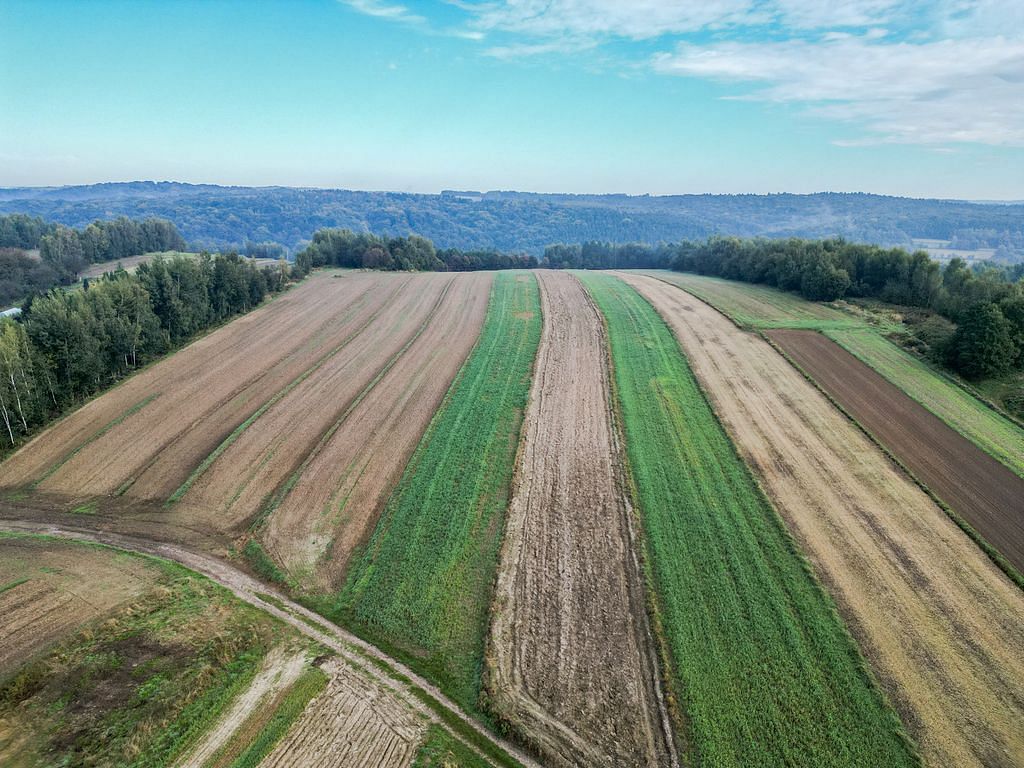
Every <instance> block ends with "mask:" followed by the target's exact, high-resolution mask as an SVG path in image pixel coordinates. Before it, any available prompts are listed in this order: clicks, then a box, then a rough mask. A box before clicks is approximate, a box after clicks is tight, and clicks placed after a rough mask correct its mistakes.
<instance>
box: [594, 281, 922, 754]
mask: <svg viewBox="0 0 1024 768" xmlns="http://www.w3.org/2000/svg"><path fill="white" fill-rule="evenodd" d="M581 279H582V280H583V282H584V284H585V285H586V286H587V288H588V290H590V291H591V293H592V295H593V296H594V298H595V300H596V301H597V303H598V305H599V307H600V308H601V311H602V312H603V313H604V316H605V318H606V321H607V323H608V331H609V341H610V346H611V353H612V360H613V366H614V379H615V384H616V389H617V399H618V403H619V407H620V408H621V413H622V417H623V422H624V431H625V436H626V449H627V458H628V463H629V470H630V475H631V478H632V481H633V486H634V493H635V497H636V498H635V500H636V502H637V506H638V509H639V512H640V516H641V520H642V528H643V531H644V539H645V558H646V560H645V567H646V569H647V578H648V580H649V582H650V584H651V586H652V587H653V591H654V594H655V595H656V598H655V604H656V619H657V620H656V628H657V629H658V632H659V635H660V637H661V638H662V640H663V641H664V643H665V644H666V645H667V647H668V650H669V656H670V659H671V665H672V668H671V671H670V673H669V677H670V678H671V679H670V684H671V690H672V694H673V695H674V696H675V697H676V699H677V702H678V709H679V710H680V711H681V715H682V720H683V722H684V724H685V726H684V734H683V742H684V746H686V747H687V749H688V752H689V754H690V756H691V758H692V759H694V760H695V761H696V762H699V763H701V764H703V765H716V766H730V765H755V764H756V765H817V766H825V765H835V766H851V765H864V766H877V765H887V766H896V765H911V764H914V763H915V757H914V756H913V754H912V752H911V749H910V747H909V745H908V743H907V742H906V740H905V739H904V738H903V737H902V735H901V726H900V724H899V721H898V719H897V718H896V716H895V714H894V713H893V712H892V711H891V710H890V709H888V707H887V706H886V705H885V703H884V701H883V699H882V697H881V696H880V694H879V693H878V691H877V690H876V689H875V688H874V686H873V685H872V683H871V681H870V679H869V677H868V675H867V673H866V672H865V671H864V669H865V668H864V664H863V660H862V659H861V658H860V656H859V654H858V652H857V650H856V647H855V645H854V643H853V641H852V639H851V638H850V636H849V635H848V634H847V632H846V630H845V629H844V627H843V625H842V623H841V621H840V619H839V617H838V615H837V614H836V612H835V609H834V606H833V604H832V603H831V601H830V600H829V598H828V597H827V596H826V595H825V593H824V592H823V591H822V590H821V588H820V587H819V586H818V584H817V583H816V582H815V581H814V579H813V578H812V577H811V575H810V574H809V572H808V570H807V569H806V566H805V563H804V561H803V560H802V558H801V557H800V555H799V554H798V553H797V552H796V550H795V546H794V545H793V543H792V542H791V540H790V539H789V537H788V536H787V534H786V532H785V530H784V527H783V525H782V523H781V521H780V520H779V518H778V517H777V516H776V514H775V512H774V510H773V509H772V508H771V507H770V506H769V504H768V502H767V501H766V500H765V498H764V497H763V495H762V494H761V493H760V492H759V490H758V489H757V487H756V485H755V483H754V481H753V479H752V477H751V476H750V474H749V472H748V470H747V468H746V466H745V465H744V464H743V462H742V461H741V460H740V459H739V457H738V455H737V454H736V452H735V449H734V448H733V446H732V444H731V443H730V441H729V438H728V437H727V436H726V434H725V432H724V430H723V429H722V427H721V425H720V424H719V423H718V421H717V419H716V418H715V416H714V414H713V412H712V410H711V408H710V406H709V405H708V403H707V401H706V399H705V398H704V395H703V393H702V392H701V390H700V389H699V387H698V385H697V382H696V380H695V379H694V377H693V374H692V373H691V371H690V370H689V367H688V366H687V364H686V361H685V358H684V357H683V355H682V353H681V352H680V350H679V346H678V344H677V343H676V341H675V339H674V337H673V336H672V333H671V332H670V330H669V329H668V327H667V326H666V325H665V323H664V322H663V321H662V320H661V318H660V317H659V316H658V315H657V313H656V312H655V311H654V310H653V308H652V307H651V306H650V305H649V304H648V303H647V302H646V301H645V300H644V299H642V298H641V297H640V296H639V295H638V294H637V293H636V291H634V290H633V289H632V288H630V287H629V286H627V285H625V284H624V283H622V282H621V281H619V280H617V279H616V278H614V277H611V276H608V275H600V274H594V273H584V274H582V275H581Z"/></svg>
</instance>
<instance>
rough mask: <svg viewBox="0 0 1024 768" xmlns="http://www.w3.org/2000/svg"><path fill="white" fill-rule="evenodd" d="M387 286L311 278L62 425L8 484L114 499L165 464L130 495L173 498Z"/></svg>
mask: <svg viewBox="0 0 1024 768" xmlns="http://www.w3.org/2000/svg"><path fill="white" fill-rule="evenodd" d="M384 285H385V280H384V279H383V276H378V275H353V276H350V277H346V278H343V279H334V278H331V277H330V276H328V275H322V274H321V275H316V276H314V277H312V278H310V280H309V281H307V282H306V283H304V284H302V285H301V286H299V287H297V288H295V289H294V290H292V291H289V292H288V293H286V294H284V295H282V296H280V297H278V298H277V299H275V300H274V301H272V302H270V303H269V304H267V305H266V306H264V307H262V308H260V309H258V310H256V311H254V312H251V313H249V314H248V315H245V316H243V317H240V318H238V319H236V320H234V321H233V322H231V323H229V324H228V325H226V326H224V327H222V328H220V329H218V330H217V331H215V332H213V333H211V334H210V335H208V336H205V337H203V338H201V339H199V340H198V341H196V342H195V343H193V344H191V345H189V346H188V347H186V348H185V349H183V350H181V351H180V352H178V353H176V354H174V355H173V356H171V357H169V358H167V359H166V360H163V361H161V362H159V363H157V364H156V365H153V366H151V367H149V368H147V369H145V370H143V371H141V372H139V373H138V374H137V375H135V376H132V377H130V378H129V379H127V380H126V381H125V382H124V383H122V384H121V385H120V386H118V387H115V388H114V389H112V390H110V391H109V392H107V393H106V394H104V395H102V396H101V397H98V398H96V399H95V400H93V401H91V402H89V403H87V404H86V405H85V406H83V407H82V408H80V409H79V410H77V411H75V412H74V413H72V414H71V415H69V416H68V417H67V418H65V419H62V420H61V421H59V422H57V423H56V424H55V425H54V426H52V427H51V428H49V429H47V430H46V431H44V432H43V433H42V434H40V435H39V436H38V437H36V438H35V439H34V440H32V441H31V442H29V443H28V444H27V445H26V446H24V447H23V448H22V449H21V450H20V451H19V452H18V453H16V454H15V455H14V456H12V457H11V458H10V459H8V460H7V461H6V462H4V464H3V465H2V468H0V478H2V479H0V485H3V486H5V487H16V486H24V485H28V484H30V483H32V482H34V481H39V480H41V479H43V478H44V477H46V475H47V474H48V473H52V475H51V476H49V477H47V478H46V479H45V481H44V482H42V483H41V486H42V487H43V488H44V489H48V490H53V491H58V492H67V493H71V494H81V495H98V494H105V493H112V492H114V491H116V490H117V489H119V488H121V487H122V486H123V485H124V484H125V483H126V482H129V481H131V480H132V479H133V478H137V477H138V476H139V475H140V474H142V473H144V472H145V471H146V469H147V468H149V467H150V465H151V464H153V463H154V462H159V466H160V469H159V471H156V470H154V471H152V472H151V473H150V475H149V477H148V478H147V480H146V481H144V482H141V483H138V482H137V483H136V484H135V487H133V489H132V490H131V492H132V493H133V494H135V495H140V496H146V497H148V498H152V497H154V496H156V497H161V498H166V497H167V495H169V493H170V492H173V490H174V488H176V487H177V485H178V484H180V483H181V482H184V480H185V479H186V478H187V477H188V475H189V473H190V472H191V471H192V469H193V468H194V467H195V465H196V464H198V462H199V461H201V460H202V458H203V457H204V456H206V455H207V454H208V453H209V451H211V450H213V448H215V447H216V446H217V445H218V444H219V443H220V441H221V440H223V439H224V437H226V436H227V435H228V434H230V433H231V431H232V430H233V429H234V428H235V426H237V425H238V424H240V423H241V422H242V421H244V420H245V418H247V417H248V416H249V415H250V414H252V413H253V412H254V411H255V410H256V409H257V408H258V407H259V406H260V405H262V404H263V402H265V400H266V399H268V398H269V397H271V396H272V394H273V393H274V392H276V391H278V390H279V389H280V388H282V387H284V386H285V385H286V384H287V382H289V381H291V380H292V379H294V378H295V377H296V376H298V375H299V374H300V373H301V372H302V371H303V370H306V369H307V368H308V367H309V366H311V365H312V364H314V362H315V361H316V360H317V358H319V357H321V356H322V355H323V354H324V353H325V351H326V350H327V349H329V348H330V347H331V346H332V345H333V344H338V343H340V342H341V341H342V340H343V339H344V338H345V337H346V336H347V335H348V334H350V333H351V332H352V330H353V328H356V327H359V324H360V323H365V321H366V319H365V316H364V315H366V314H367V313H372V307H370V306H369V305H371V304H373V305H375V306H382V305H383V304H384V303H385V302H386V301H387V299H388V298H389V297H388V294H389V292H390V291H388V290H385V289H384ZM392 287H393V288H397V287H398V286H397V283H395V284H394V285H393V286H392ZM140 405H141V407H139V406H140ZM136 407H139V409H138V410H137V411H136V412H134V413H133V414H132V415H128V416H126V414H128V413H129V412H130V411H131V410H132V409H133V408H136ZM213 414H216V418H210V416H211V415H213ZM119 419H122V421H120V423H117V424H116V426H112V425H114V424H115V422H117V421H118V420H119ZM104 430H106V431H104ZM155 478H160V479H162V480H164V482H163V483H161V482H155ZM167 488H170V489H171V490H170V491H167V492H166V493H165V492H164V491H166V489H167Z"/></svg>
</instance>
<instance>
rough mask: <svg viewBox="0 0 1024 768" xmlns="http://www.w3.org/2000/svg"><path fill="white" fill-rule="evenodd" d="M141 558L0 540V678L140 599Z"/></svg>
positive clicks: (146, 571)
mask: <svg viewBox="0 0 1024 768" xmlns="http://www.w3.org/2000/svg"><path fill="white" fill-rule="evenodd" d="M158 575H159V574H158V572H157V571H154V570H153V569H151V568H149V567H148V566H147V565H146V563H145V562H144V561H142V560H140V559H139V558H135V557H126V556H124V555H118V554H117V553H115V552H112V551H109V550H99V549H92V548H89V547H82V546H78V545H73V544H67V543H63V542H47V541H41V540H39V539H0V589H4V587H6V586H8V585H13V584H15V583H16V582H21V581H22V580H23V579H25V580H26V581H24V582H23V583H20V584H18V585H17V586H12V587H11V588H9V589H5V590H4V591H3V592H0V678H3V677H4V676H5V673H6V672H11V671H13V670H15V669H17V668H18V667H20V666H21V664H23V663H24V662H25V661H27V660H28V659H29V658H30V657H32V656H33V655H35V654H36V653H38V652H40V651H42V650H43V649H44V648H47V647H49V646H51V645H53V644H54V643H56V642H58V641H59V640H61V639H62V638H63V637H64V636H66V635H67V634H69V633H70V632H72V631H74V630H75V629H77V628H78V627H80V626H82V625H83V624H85V623H87V622H88V621H90V620H92V619H94V618H96V617H98V616H102V615H104V614H106V613H108V612H109V611H111V610H113V609H114V608H116V607H117V606H119V605H122V604H124V603H126V602H128V601H129V600H131V599H133V598H135V597H137V596H138V595H140V594H142V592H143V591H145V589H146V588H147V587H148V586H149V585H151V584H152V583H154V581H155V580H156V577H157V576H158Z"/></svg>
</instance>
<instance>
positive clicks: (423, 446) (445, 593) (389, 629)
mask: <svg viewBox="0 0 1024 768" xmlns="http://www.w3.org/2000/svg"><path fill="white" fill-rule="evenodd" d="M539 312H540V304H539V296H538V291H537V282H536V280H535V279H534V277H533V276H532V275H530V274H528V273H518V272H502V273H499V274H498V275H497V276H496V277H495V280H494V287H493V289H492V292H491V300H490V304H489V306H488V309H487V317H486V319H485V321H484V328H483V331H482V332H481V334H480V338H479V340H478V342H477V345H476V347H475V348H474V350H473V353H472V354H471V355H470V357H469V359H468V360H467V361H466V364H465V365H464V366H463V368H462V370H461V371H460V373H459V376H458V378H457V379H456V381H455V383H454V384H453V385H452V388H451V390H450V391H449V393H448V395H447V397H446V399H445V402H444V404H443V405H442V407H441V409H440V410H439V411H438V413H437V414H436V415H435V416H434V419H433V421H432V422H431V425H430V427H429V429H428V430H427V433H426V434H425V435H424V437H423V439H422V440H421V441H420V444H419V446H418V447H417V449H416V451H415V453H414V454H413V457H412V459H411V460H410V462H409V466H408V467H407V468H406V470H405V473H404V474H403V477H402V480H401V482H400V483H399V485H398V488H397V489H396V491H395V493H394V495H393V496H392V498H391V500H390V501H389V502H388V504H387V506H386V508H385V510H384V513H383V514H382V515H381V519H380V522H379V523H378V524H377V527H376V529H375V531H374V533H373V536H372V537H371V539H370V541H369V543H368V545H367V547H366V549H365V551H364V553H363V554H362V555H361V556H359V557H358V558H357V559H354V560H353V562H352V566H351V568H350V570H349V575H348V579H347V581H346V586H345V588H344V589H343V590H342V593H341V595H340V602H339V611H340V613H341V614H342V615H344V616H345V617H346V618H348V619H349V620H350V621H351V622H352V623H353V624H355V625H356V626H357V627H359V628H360V629H361V631H363V632H364V633H367V634H370V635H372V636H373V637H375V638H377V639H378V640H379V641H380V642H383V643H386V644H387V645H388V646H389V647H392V648H396V649H402V650H405V651H408V652H409V653H410V654H415V658H416V659H417V660H416V661H415V662H414V663H416V664H417V665H419V666H420V667H421V668H429V669H430V670H431V672H432V673H433V674H434V677H435V678H436V679H437V680H438V681H439V683H440V684H441V685H442V687H443V688H445V689H447V690H448V691H449V692H450V695H451V696H452V697H453V698H455V699H456V700H457V701H459V702H460V703H461V704H462V705H463V706H465V707H466V708H467V709H470V710H475V709H477V707H478V696H479V692H480V669H481V666H482V663H483V661H482V658H483V638H484V634H485V632H486V631H487V612H488V607H489V605H490V602H491V592H492V589H493V587H492V585H493V582H494V574H495V569H496V566H497V557H498V547H499V544H500V541H501V534H502V529H503V527H504V514H505V509H506V506H507V502H508V493H509V483H510V481H511V478H512V471H513V466H514V461H515V452H516V446H517V445H518V443H519V430H520V426H521V423H522V410H523V408H524V407H525V405H526V400H527V395H528V392H529V387H530V372H531V370H532V366H533V360H534V357H535V355H536V351H537V344H538V341H539V339H540V317H539Z"/></svg>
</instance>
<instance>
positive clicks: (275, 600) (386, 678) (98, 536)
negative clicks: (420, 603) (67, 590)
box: [0, 510, 541, 768]
mask: <svg viewBox="0 0 1024 768" xmlns="http://www.w3.org/2000/svg"><path fill="white" fill-rule="evenodd" d="M2 511H3V510H0V512H2ZM86 522H88V521H86ZM0 531H8V532H12V533H35V534H45V535H49V536H58V537H63V538H69V539H75V540H78V541H91V542H96V543H100V544H105V545H107V546H111V547H116V548H118V549H124V550H128V551H131V552H139V553H142V554H147V555H153V556H155V557H162V558H164V559H167V560H173V561H175V562H177V563H180V564H181V565H184V566H185V567H186V568H189V569H190V570H193V571H196V572H197V573H200V574H202V575H204V576H206V577H208V578H210V579H212V580H213V581H215V582H217V583H218V584H220V585H221V586H223V587H225V588H226V589H228V590H230V591H231V592H232V594H234V595H235V596H236V597H238V598H239V599H240V600H243V601H245V602H246V603H249V604H250V605H253V606H255V607H257V608H259V609H260V610H262V611H266V612H267V613H270V614H272V615H273V616H276V617H277V618H279V619H281V620H282V621H284V622H286V623H287V624H289V625H290V626H292V627H294V628H295V629H297V630H298V631H299V632H300V633H301V634H303V635H305V636H306V637H309V638H311V639H313V640H315V641H316V642H318V643H321V644H322V645H324V646H325V647H327V648H330V649H331V650H332V651H334V652H335V653H336V654H337V655H338V658H339V660H341V661H342V662H344V664H343V666H342V670H343V672H342V673H343V674H347V675H351V676H352V677H351V682H350V686H351V687H352V688H354V689H361V688H364V687H365V686H366V685H367V682H369V683H370V684H372V687H371V689H369V690H372V695H373V696H375V697H376V699H375V702H377V704H378V705H380V706H386V707H387V708H389V709H392V708H404V709H408V710H410V711H415V712H418V713H420V715H422V716H424V717H425V718H426V719H427V721H431V722H439V718H438V715H437V714H436V713H435V712H434V711H433V710H432V709H428V708H427V707H426V706H424V704H423V703H422V700H421V699H420V698H419V697H418V696H417V695H416V694H415V693H414V692H413V690H412V687H413V686H415V687H416V688H418V689H420V690H422V691H424V692H426V693H427V694H428V695H429V696H430V697H432V698H433V699H434V700H435V701H436V702H438V704H439V705H440V706H441V707H443V708H444V709H445V710H447V712H448V714H447V716H446V717H447V718H455V719H457V720H459V721H461V723H462V725H463V726H464V727H465V728H468V729H470V730H473V731H475V732H476V733H477V734H478V735H480V736H481V737H483V738H484V739H486V740H488V741H490V742H492V743H494V744H496V745H497V746H498V747H500V748H501V749H502V750H504V751H505V752H506V753H508V754H509V755H511V756H512V757H513V758H514V759H515V760H517V761H518V762H520V763H521V764H522V765H523V766H525V768H541V766H540V764H539V763H537V761H536V760H534V759H533V758H531V757H529V756H528V755H526V754H525V753H524V752H523V751H522V750H520V749H519V748H518V747H516V746H514V745H513V744H511V743H509V742H508V741H505V740H504V739H501V738H500V737H497V736H494V735H492V734H491V733H490V732H488V731H487V730H485V729H484V727H483V726H482V725H480V724H479V723H477V722H476V721H475V720H474V719H472V718H470V717H469V716H468V715H466V714H465V713H464V712H463V711H462V710H461V709H459V707H458V705H456V704H455V703H454V702H452V701H451V700H450V699H449V698H448V697H447V696H445V695H444V694H443V693H442V692H441V691H440V689H438V688H437V687H436V686H434V685H433V684H432V683H430V682H428V681H427V680H425V679H424V678H422V677H420V676H419V675H418V674H416V673H415V672H413V671H412V670H411V669H409V668H408V667H406V666H405V665H403V664H401V663H400V662H397V661H395V660H394V659H392V658H391V657H389V656H387V655H386V654H385V653H383V652H382V651H380V650H379V649H377V648H376V647H375V646H373V645H370V644H369V643H367V642H365V641H363V640H361V639H359V638H358V637H356V636H355V635H353V634H351V633H349V632H346V631H345V630H344V629H342V628H341V627H339V626H337V625H336V624H332V623H331V622H329V621H327V620H326V619H324V618H323V617H322V616H319V615H318V614H315V613H313V612H312V611H310V610H308V609H307V608H304V607H302V606H301V605H299V604H298V603H295V602H293V601H292V600H290V599H288V598H287V597H286V596H285V595H283V594H281V593H280V592H278V591H277V590H275V589H274V588H273V587H270V586H268V585H266V584H263V583H262V582H259V581H257V580H256V579H254V578H252V577H251V576H248V575H246V574H245V573H242V572H241V571H239V570H238V569H236V568H234V567H233V566H231V565H230V564H228V563H226V562H225V561H223V560H220V559H218V558H215V557H211V556H210V555H206V554H203V553H200V552H195V551H191V550H189V549H186V548H184V547H182V546H179V545H177V544H170V543H160V542H151V541H146V540H144V539H137V538H133V537H130V536H123V535H120V534H117V533H111V532H108V531H93V530H89V528H88V527H87V526H82V527H77V526H66V525H54V524H50V523H44V522H38V521H24V520H15V519H9V518H7V517H3V516H2V515H0ZM268 598H269V599H268ZM370 659H373V660H375V661H371V660H370ZM346 670H347V671H346ZM385 670H387V671H385ZM398 678H401V679H398ZM383 699H387V701H382V700H383ZM442 725H443V723H442ZM370 764H372V763H370Z"/></svg>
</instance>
